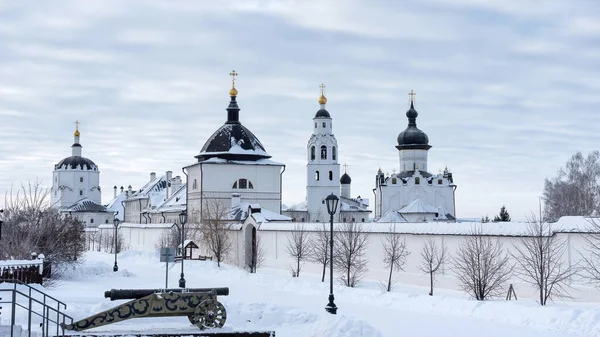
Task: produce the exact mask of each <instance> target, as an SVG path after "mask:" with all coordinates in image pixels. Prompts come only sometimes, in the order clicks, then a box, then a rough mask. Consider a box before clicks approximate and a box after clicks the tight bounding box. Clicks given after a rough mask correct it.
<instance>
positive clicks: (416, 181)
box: [415, 177, 421, 185]
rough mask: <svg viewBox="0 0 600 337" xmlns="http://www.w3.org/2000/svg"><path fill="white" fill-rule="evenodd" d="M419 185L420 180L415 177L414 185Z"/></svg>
mask: <svg viewBox="0 0 600 337" xmlns="http://www.w3.org/2000/svg"><path fill="white" fill-rule="evenodd" d="M420 183H421V178H419V177H415V185H419V184H420Z"/></svg>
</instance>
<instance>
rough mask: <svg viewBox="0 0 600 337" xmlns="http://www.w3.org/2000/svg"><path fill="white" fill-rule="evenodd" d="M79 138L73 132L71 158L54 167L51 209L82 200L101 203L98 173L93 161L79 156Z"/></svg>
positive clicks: (76, 132) (78, 135)
mask: <svg viewBox="0 0 600 337" xmlns="http://www.w3.org/2000/svg"><path fill="white" fill-rule="evenodd" d="M79 137H80V133H79V130H75V133H74V143H73V145H72V146H71V151H72V154H71V157H67V158H65V159H63V160H61V161H60V162H59V163H58V164H56V165H55V166H54V171H53V172H52V188H51V190H50V202H51V205H52V206H53V207H56V208H65V207H69V206H71V205H73V204H74V203H75V202H77V201H78V200H81V199H84V198H87V199H90V200H92V201H94V202H96V203H98V204H100V202H101V200H100V199H101V190H100V171H99V170H98V166H96V164H95V163H94V162H93V161H91V160H90V159H88V158H85V157H82V156H81V147H82V146H81V144H79Z"/></svg>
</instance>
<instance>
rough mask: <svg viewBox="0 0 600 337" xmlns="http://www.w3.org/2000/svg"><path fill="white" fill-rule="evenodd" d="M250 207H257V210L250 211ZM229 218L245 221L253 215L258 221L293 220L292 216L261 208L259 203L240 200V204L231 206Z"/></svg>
mask: <svg viewBox="0 0 600 337" xmlns="http://www.w3.org/2000/svg"><path fill="white" fill-rule="evenodd" d="M250 209H255V210H257V212H255V213H254V212H253V213H251V212H250ZM229 214H230V218H229V220H236V221H244V220H246V218H247V217H248V216H253V217H254V219H255V220H256V221H257V222H270V221H292V218H290V217H288V216H285V215H282V214H279V213H275V212H272V211H269V210H268V209H264V208H261V207H260V205H259V204H250V203H248V202H240V203H239V204H238V205H236V206H233V207H231V211H230V213H229Z"/></svg>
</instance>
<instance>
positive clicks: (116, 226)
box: [113, 217, 121, 272]
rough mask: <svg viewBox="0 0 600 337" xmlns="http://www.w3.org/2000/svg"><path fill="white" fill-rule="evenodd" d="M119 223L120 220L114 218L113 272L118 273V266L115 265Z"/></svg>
mask: <svg viewBox="0 0 600 337" xmlns="http://www.w3.org/2000/svg"><path fill="white" fill-rule="evenodd" d="M120 223H121V220H119V219H118V218H116V217H115V219H114V220H113V224H114V225H115V265H114V266H113V271H114V272H117V271H119V266H118V265H117V229H118V228H119V224H120Z"/></svg>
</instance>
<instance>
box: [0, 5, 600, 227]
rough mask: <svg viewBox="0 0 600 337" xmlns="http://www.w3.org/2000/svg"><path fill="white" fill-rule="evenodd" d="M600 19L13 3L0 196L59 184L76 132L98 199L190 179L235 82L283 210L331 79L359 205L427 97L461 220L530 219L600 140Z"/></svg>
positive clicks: (537, 13)
mask: <svg viewBox="0 0 600 337" xmlns="http://www.w3.org/2000/svg"><path fill="white" fill-rule="evenodd" d="M599 14H600V4H599V3H598V2H597V1H592V0H578V1H569V0H564V1H560V2H554V1H550V0H543V1H533V0H532V1H524V0H502V1H485V0H463V1H458V0H452V1H450V0H448V1H444V0H419V1H412V2H410V3H408V2H405V1H392V0H389V1H373V0H369V1H366V0H365V1H348V0H328V1H327V0H318V1H313V0H302V1H300V0H296V1H287V0H282V1H250V0H241V1H234V0H228V1H195V0H188V1H185V0H184V1H171V0H164V1H161V0H153V1H149V0H143V1H142V0H128V1H122V0H114V1H113V0H110V1H109V0H102V1H76V0H74V1H25V0H20V1H9V0H4V1H3V0H0V41H1V42H2V43H0V121H1V122H0V191H2V192H3V191H5V190H8V189H9V188H10V186H11V184H17V185H18V184H20V183H21V182H26V181H28V180H35V179H39V180H41V181H42V182H43V183H44V184H46V185H47V186H50V185H51V174H52V170H53V166H54V164H55V163H57V162H58V161H59V160H61V159H62V158H64V157H67V156H70V155H71V148H70V146H71V144H72V143H73V131H74V127H75V124H74V122H75V120H80V121H81V125H80V131H81V143H82V145H83V155H84V156H86V157H88V158H90V159H92V160H94V161H95V162H96V164H98V166H99V167H100V170H101V176H100V180H101V187H102V189H103V202H105V203H106V202H108V201H109V200H110V198H111V197H112V187H113V186H114V185H118V186H121V185H123V186H125V188H126V187H127V185H130V184H131V185H132V186H133V188H134V189H137V188H139V187H141V186H142V185H143V184H144V183H145V182H147V180H148V179H149V173H150V172H151V171H155V172H157V174H160V173H162V172H164V171H167V170H172V171H173V172H174V175H181V176H182V177H184V175H183V173H182V172H181V167H183V166H186V165H190V164H192V163H193V162H195V158H194V156H195V155H197V154H198V153H199V151H200V149H201V148H202V145H203V144H204V143H205V141H206V140H207V139H208V137H209V136H210V135H211V134H212V133H213V132H214V131H215V130H216V129H217V128H219V127H220V126H221V125H222V124H223V122H224V121H225V120H226V111H225V108H226V107H227V105H228V102H229V97H228V90H229V88H230V86H231V79H230V77H229V76H228V74H229V72H230V71H231V70H232V69H235V70H236V71H237V72H238V73H239V76H238V79H237V82H236V83H237V85H236V86H237V88H238V90H239V95H238V102H239V105H240V107H241V109H242V110H241V112H240V119H241V121H242V123H243V124H244V125H245V126H246V127H248V128H249V129H250V130H251V131H252V132H253V133H254V134H256V135H257V136H258V138H259V139H260V140H261V142H262V143H263V145H264V146H265V148H266V150H267V152H268V153H269V154H271V155H272V156H273V157H272V159H273V160H276V161H279V162H282V163H284V164H286V171H285V173H284V181H283V191H284V192H283V197H284V203H286V204H293V203H296V202H301V201H302V200H304V198H305V195H306V189H305V185H306V174H305V168H306V166H305V165H306V144H307V141H308V139H309V137H310V134H311V132H312V118H313V116H314V114H315V112H316V111H317V110H318V108H319V106H318V103H317V98H318V96H319V84H320V83H321V82H323V83H325V85H326V86H327V98H328V104H327V108H328V110H329V112H330V113H331V115H332V117H333V121H334V124H333V126H334V133H335V135H336V138H337V140H338V144H339V160H340V163H341V164H344V163H347V164H348V173H349V174H350V175H351V177H352V194H353V195H354V196H357V195H360V196H361V197H363V198H364V197H366V198H370V199H371V201H372V202H371V203H372V204H373V192H372V189H373V188H374V181H375V174H376V172H377V169H378V168H379V167H381V168H382V170H384V172H388V173H392V172H394V170H396V171H397V170H398V166H399V162H398V151H397V150H396V149H395V147H394V146H395V145H396V137H397V135H398V133H400V132H401V131H402V130H404V128H405V127H406V124H407V119H406V115H405V113H406V110H407V108H408V96H407V93H408V92H409V90H411V89H414V90H415V92H416V94H417V95H416V109H417V111H418V112H419V117H418V119H417V125H418V127H419V128H420V129H421V130H423V131H425V132H426V133H427V135H428V136H429V140H430V145H432V146H433V147H432V148H431V150H429V171H430V172H432V173H437V172H438V170H440V169H443V168H444V167H445V166H446V165H447V166H448V168H449V169H450V170H451V171H452V172H453V175H454V181H455V183H456V184H457V185H458V189H457V191H456V204H457V205H456V211H457V215H458V216H459V217H481V216H482V215H486V214H487V215H489V216H490V217H492V216H493V215H494V214H495V213H498V211H499V209H500V207H501V206H502V205H503V204H504V205H506V207H507V208H508V210H509V212H510V213H511V215H512V216H513V218H514V219H524V218H525V216H527V215H529V214H530V212H531V211H536V210H537V208H538V197H539V196H540V195H541V193H542V190H543V185H544V178H546V177H554V176H555V175H556V173H557V171H558V170H559V169H560V167H562V166H563V165H564V163H565V162H566V161H567V160H568V159H569V157H570V156H571V155H573V154H574V153H575V152H577V151H582V152H583V153H585V154H587V153H588V152H589V151H592V150H594V149H598V147H599V145H600V133H599V132H598V130H599V128H598V125H599V122H600V115H599V114H598V111H597V110H598V106H599V103H600V95H599V94H598V93H599V90H600V71H599V69H600V20H599V19H598V18H599ZM2 194H4V193H2ZM0 198H2V197H0Z"/></svg>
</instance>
